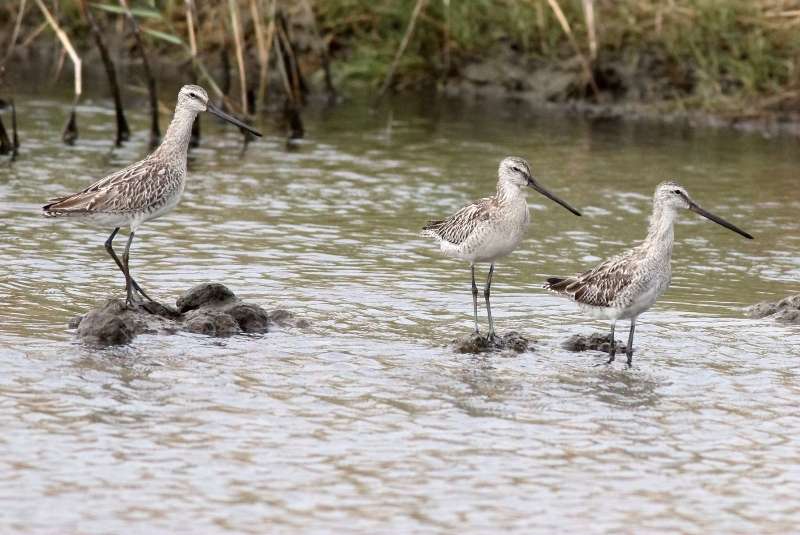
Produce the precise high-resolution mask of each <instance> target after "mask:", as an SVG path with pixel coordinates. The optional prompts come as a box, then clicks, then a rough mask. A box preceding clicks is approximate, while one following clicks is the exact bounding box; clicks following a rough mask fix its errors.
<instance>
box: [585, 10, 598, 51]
mask: <svg viewBox="0 0 800 535" xmlns="http://www.w3.org/2000/svg"><path fill="white" fill-rule="evenodd" d="M583 14H584V17H586V34H587V37H588V39H589V57H590V58H591V59H592V61H594V60H596V59H597V29H596V28H595V17H594V0H583Z"/></svg>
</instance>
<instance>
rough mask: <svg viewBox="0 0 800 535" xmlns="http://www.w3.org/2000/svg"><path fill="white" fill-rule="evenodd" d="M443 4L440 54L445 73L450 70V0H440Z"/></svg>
mask: <svg viewBox="0 0 800 535" xmlns="http://www.w3.org/2000/svg"><path fill="white" fill-rule="evenodd" d="M442 3H443V4H444V36H443V39H444V47H443V50H442V55H443V56H444V72H445V75H446V74H447V72H448V71H450V0H442Z"/></svg>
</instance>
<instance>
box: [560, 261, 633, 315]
mask: <svg viewBox="0 0 800 535" xmlns="http://www.w3.org/2000/svg"><path fill="white" fill-rule="evenodd" d="M626 257H627V255H623V256H618V257H615V258H612V259H610V260H606V261H605V262H603V263H602V264H600V265H598V266H596V267H594V268H592V269H590V270H588V271H585V272H583V273H581V274H580V275H577V276H575V277H567V278H557V277H552V278H549V279H547V284H545V286H544V287H545V288H546V289H547V290H550V291H551V292H555V293H557V294H562V295H567V296H569V297H571V298H572V299H573V300H575V301H576V302H578V303H581V304H583V305H590V306H596V307H610V306H614V303H615V302H616V301H617V300H618V299H619V297H620V296H621V295H622V294H623V293H624V292H625V290H626V289H627V288H628V287H629V286H630V285H631V283H632V282H633V279H634V275H635V273H634V270H633V267H634V266H633V264H632V263H631V262H628V261H626Z"/></svg>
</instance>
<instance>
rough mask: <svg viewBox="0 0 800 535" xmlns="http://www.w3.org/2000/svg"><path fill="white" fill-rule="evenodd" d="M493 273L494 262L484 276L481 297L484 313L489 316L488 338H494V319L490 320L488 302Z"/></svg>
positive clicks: (490, 312) (490, 310)
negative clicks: (483, 303)
mask: <svg viewBox="0 0 800 535" xmlns="http://www.w3.org/2000/svg"><path fill="white" fill-rule="evenodd" d="M493 273H494V263H492V265H490V266H489V276H488V277H486V288H484V289H483V297H484V298H485V299H486V314H487V315H488V316H489V338H490V339H491V338H494V321H492V305H490V304H489V294H490V293H491V290H492V274H493Z"/></svg>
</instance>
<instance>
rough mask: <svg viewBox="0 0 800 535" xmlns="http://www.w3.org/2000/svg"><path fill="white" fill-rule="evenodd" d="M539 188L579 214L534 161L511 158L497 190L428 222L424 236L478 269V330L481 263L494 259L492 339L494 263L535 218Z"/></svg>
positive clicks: (475, 293) (504, 165)
mask: <svg viewBox="0 0 800 535" xmlns="http://www.w3.org/2000/svg"><path fill="white" fill-rule="evenodd" d="M528 187H530V188H533V189H535V190H536V191H538V192H539V193H541V194H542V195H544V196H545V197H547V198H548V199H551V200H553V201H555V202H557V203H558V204H560V205H561V206H563V207H564V208H566V209H567V210H569V211H570V212H572V213H573V214H575V215H577V216H579V215H581V214H580V212H578V211H577V210H576V209H574V208H573V207H571V206H570V205H569V204H567V203H566V202H564V201H562V200H561V199H559V198H558V197H556V196H555V195H553V194H552V193H550V192H549V191H547V190H546V189H544V188H543V187H542V186H540V185H539V184H538V182H536V180H535V179H534V178H533V175H532V173H531V168H530V166H529V165H528V162H526V161H525V160H523V159H522V158H516V157H509V158H505V159H504V160H503V161H502V162H500V168H499V169H498V172H497V193H495V194H494V195H493V196H491V197H486V198H485V199H481V200H479V201H475V202H473V203H472V204H468V205H466V206H464V207H463V208H461V209H460V210H459V211H457V212H456V213H455V214H453V215H451V216H450V217H448V218H447V219H443V220H441V221H431V222H429V223H428V224H427V225H425V227H423V230H422V235H423V236H428V237H431V238H435V239H437V240H439V246H440V248H441V251H442V253H444V255H445V256H450V257H453V258H458V259H460V260H466V261H467V262H469V265H470V268H471V270H472V304H473V310H474V313H475V332H476V333H479V332H480V331H479V329H478V287H477V285H476V284H475V264H476V263H479V262H489V263H490V264H491V265H490V266H489V275H488V277H487V278H486V287H485V288H484V291H483V296H484V298H485V299H486V313H487V315H488V317H489V338H490V339H492V338H494V334H495V333H494V322H493V321H492V308H491V306H490V305H489V293H490V290H491V286H492V274H493V273H494V263H495V261H496V260H497V259H498V258H501V257H503V256H506V255H507V254H509V253H511V252H512V251H513V250H514V249H516V248H517V246H518V245H519V244H520V242H521V241H522V238H523V237H524V236H525V230H526V229H527V227H528V223H529V222H530V216H529V214H528V202H527V189H526V188H528Z"/></svg>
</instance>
